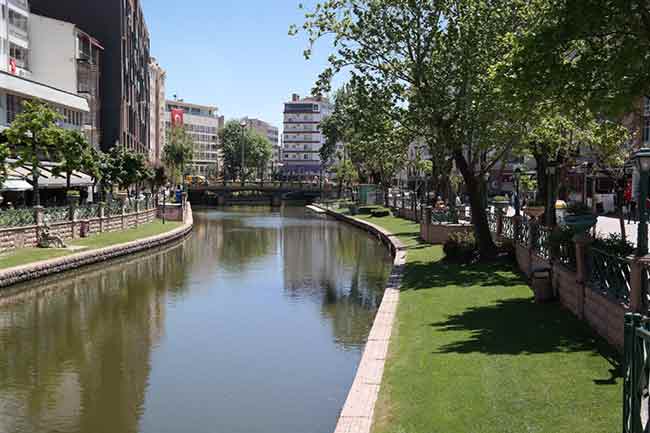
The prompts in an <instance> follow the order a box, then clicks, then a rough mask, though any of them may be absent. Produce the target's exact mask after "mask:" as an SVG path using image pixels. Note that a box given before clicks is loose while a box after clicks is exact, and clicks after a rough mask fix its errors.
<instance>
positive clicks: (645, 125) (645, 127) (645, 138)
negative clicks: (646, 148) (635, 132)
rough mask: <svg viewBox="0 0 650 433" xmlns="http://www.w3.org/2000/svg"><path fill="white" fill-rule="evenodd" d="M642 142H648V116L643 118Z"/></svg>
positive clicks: (649, 133) (649, 125)
mask: <svg viewBox="0 0 650 433" xmlns="http://www.w3.org/2000/svg"><path fill="white" fill-rule="evenodd" d="M643 144H644V145H645V144H650V117H646V118H645V119H644V120H643Z"/></svg>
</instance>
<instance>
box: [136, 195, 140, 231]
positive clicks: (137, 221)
mask: <svg viewBox="0 0 650 433" xmlns="http://www.w3.org/2000/svg"><path fill="white" fill-rule="evenodd" d="M139 220H140V200H138V199H136V200H135V226H136V227H137V226H138V225H139Z"/></svg>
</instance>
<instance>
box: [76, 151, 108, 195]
mask: <svg viewBox="0 0 650 433" xmlns="http://www.w3.org/2000/svg"><path fill="white" fill-rule="evenodd" d="M106 160H107V156H106V154H105V153H104V152H102V151H101V150H98V149H95V148H94V147H92V146H89V147H88V151H87V152H85V153H84V154H83V157H82V161H81V170H82V171H83V172H84V173H86V174H87V175H88V176H90V177H91V178H92V180H93V194H94V193H95V189H96V188H97V184H101V185H102V193H103V190H104V189H105V186H106V185H105V184H104V182H103V181H104V179H105V178H108V174H106V173H107V161H106ZM100 200H102V198H101V197H100Z"/></svg>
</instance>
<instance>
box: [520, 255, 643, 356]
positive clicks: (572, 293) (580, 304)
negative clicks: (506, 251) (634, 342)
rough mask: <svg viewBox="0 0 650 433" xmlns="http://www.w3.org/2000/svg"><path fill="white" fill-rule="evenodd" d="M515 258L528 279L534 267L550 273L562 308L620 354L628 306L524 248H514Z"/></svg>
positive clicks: (565, 269) (575, 274) (569, 271)
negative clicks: (546, 269) (544, 268)
mask: <svg viewBox="0 0 650 433" xmlns="http://www.w3.org/2000/svg"><path fill="white" fill-rule="evenodd" d="M515 255H516V257H517V264H518V266H519V269H520V270H521V272H522V273H523V274H525V275H526V276H527V277H530V276H531V269H534V268H536V267H540V266H541V267H547V268H549V269H551V275H552V282H553V289H554V290H555V293H556V294H557V296H558V299H559V301H560V303H561V304H562V306H564V307H565V308H566V309H568V310H569V311H571V313H573V314H574V315H575V316H576V317H578V318H579V319H581V320H584V321H586V322H587V323H588V324H589V325H590V326H591V328H592V329H593V330H594V331H596V333H598V335H600V336H601V337H603V338H604V339H605V340H607V342H609V344H611V345H612V346H614V347H616V348H617V349H618V350H621V351H622V350H623V345H624V341H623V324H624V318H625V313H628V312H630V309H629V307H628V306H627V305H623V304H621V303H620V302H618V301H616V300H614V299H612V298H610V297H609V296H608V295H607V293H604V292H600V291H597V290H593V289H592V288H591V287H588V286H585V285H584V284H583V283H582V282H580V281H578V275H577V273H576V272H574V271H571V270H569V269H567V268H565V267H564V266H563V265H561V264H560V263H555V262H554V263H552V264H551V263H550V262H549V261H548V260H545V259H544V258H543V257H540V256H538V255H537V254H535V253H533V252H531V250H530V249H529V248H527V247H524V246H522V245H519V244H517V245H516V246H515Z"/></svg>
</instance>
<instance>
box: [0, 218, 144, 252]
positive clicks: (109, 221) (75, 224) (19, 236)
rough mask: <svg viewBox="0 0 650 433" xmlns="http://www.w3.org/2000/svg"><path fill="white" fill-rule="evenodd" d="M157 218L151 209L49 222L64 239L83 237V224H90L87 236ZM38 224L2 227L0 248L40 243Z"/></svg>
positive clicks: (31, 246) (33, 245) (53, 230)
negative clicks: (85, 218)
mask: <svg viewBox="0 0 650 433" xmlns="http://www.w3.org/2000/svg"><path fill="white" fill-rule="evenodd" d="M155 218H156V209H149V210H145V211H140V212H137V213H130V214H125V215H114V216H105V217H103V218H90V219H87V220H76V221H63V222H58V223H49V224H48V226H49V227H50V233H52V234H55V235H57V236H60V237H61V238H62V239H63V240H64V241H67V240H71V239H78V238H80V237H81V227H82V224H88V231H87V236H92V235H93V234H98V233H105V232H114V231H119V230H125V229H127V228H133V227H137V226H138V225H143V224H147V223H150V222H152V221H153V220H154V219H155ZM37 232H38V226H36V225H32V226H25V227H15V228H6V229H0V249H2V250H12V249H16V248H33V247H36V246H37V245H38V236H37Z"/></svg>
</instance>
